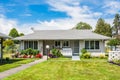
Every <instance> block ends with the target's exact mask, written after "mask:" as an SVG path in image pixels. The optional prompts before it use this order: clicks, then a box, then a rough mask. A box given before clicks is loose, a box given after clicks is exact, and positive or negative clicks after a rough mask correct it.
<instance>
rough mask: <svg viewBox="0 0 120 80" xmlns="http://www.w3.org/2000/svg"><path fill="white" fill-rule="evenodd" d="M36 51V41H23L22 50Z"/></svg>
mask: <svg viewBox="0 0 120 80" xmlns="http://www.w3.org/2000/svg"><path fill="white" fill-rule="evenodd" d="M28 48H32V49H38V41H24V49H28Z"/></svg>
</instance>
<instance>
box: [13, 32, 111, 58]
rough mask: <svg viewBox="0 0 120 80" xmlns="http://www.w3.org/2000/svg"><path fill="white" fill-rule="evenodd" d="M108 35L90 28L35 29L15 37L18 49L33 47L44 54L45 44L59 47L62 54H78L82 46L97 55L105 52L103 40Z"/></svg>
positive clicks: (106, 38)
mask: <svg viewBox="0 0 120 80" xmlns="http://www.w3.org/2000/svg"><path fill="white" fill-rule="evenodd" d="M108 39H110V38H109V37H106V36H103V35H100V34H96V33H94V32H92V31H91V30H35V31H34V32H33V33H31V34H28V35H25V36H22V37H17V38H15V40H20V49H21V50H23V49H27V48H33V49H38V50H40V51H41V53H42V54H43V55H46V47H45V46H46V45H49V46H50V49H52V48H59V49H60V50H61V52H62V54H63V55H64V56H72V55H79V53H80V52H81V50H82V49H83V48H85V49H87V51H89V52H91V54H93V55H98V54H100V53H104V52H105V41H106V40H108Z"/></svg>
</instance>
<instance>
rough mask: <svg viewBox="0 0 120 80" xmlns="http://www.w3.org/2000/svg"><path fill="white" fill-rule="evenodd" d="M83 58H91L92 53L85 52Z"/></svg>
mask: <svg viewBox="0 0 120 80" xmlns="http://www.w3.org/2000/svg"><path fill="white" fill-rule="evenodd" d="M82 58H86V59H89V58H91V54H90V53H88V52H87V53H84V54H82Z"/></svg>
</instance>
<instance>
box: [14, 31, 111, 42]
mask: <svg viewBox="0 0 120 80" xmlns="http://www.w3.org/2000/svg"><path fill="white" fill-rule="evenodd" d="M65 39H66V40H80V39H82V40H83V39H101V40H107V39H110V37H106V36H103V35H100V34H96V33H94V32H92V31H91V30H36V31H34V33H32V34H28V35H25V36H22V37H17V38H15V40H65Z"/></svg>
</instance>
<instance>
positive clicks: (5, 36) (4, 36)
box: [0, 33, 11, 38]
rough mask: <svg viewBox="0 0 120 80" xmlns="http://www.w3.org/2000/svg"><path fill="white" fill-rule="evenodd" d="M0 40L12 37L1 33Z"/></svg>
mask: <svg viewBox="0 0 120 80" xmlns="http://www.w3.org/2000/svg"><path fill="white" fill-rule="evenodd" d="M0 38H11V37H10V36H7V35H5V34H3V33H0Z"/></svg>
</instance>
